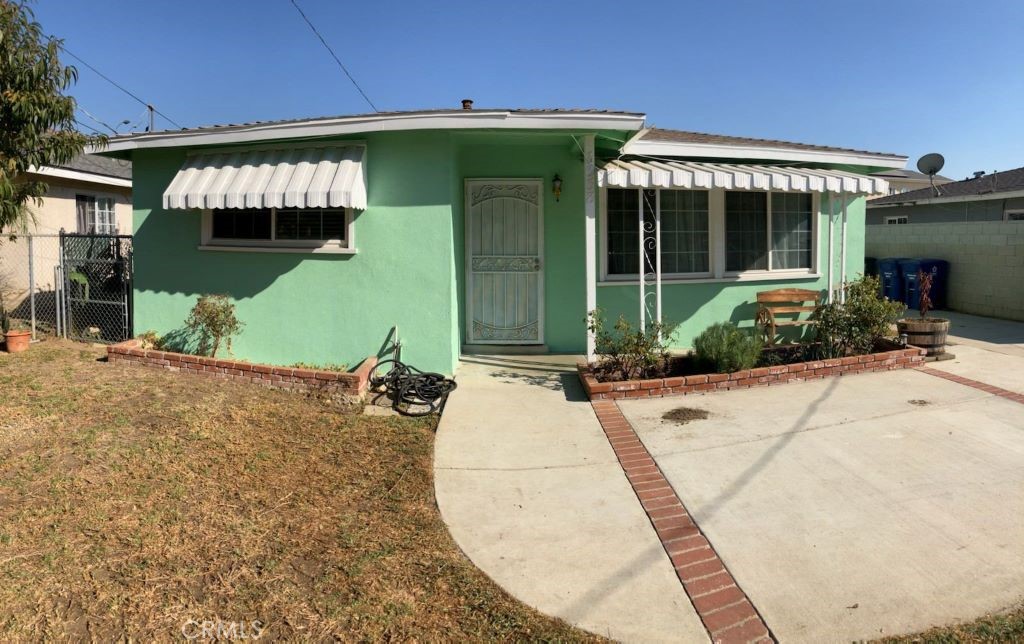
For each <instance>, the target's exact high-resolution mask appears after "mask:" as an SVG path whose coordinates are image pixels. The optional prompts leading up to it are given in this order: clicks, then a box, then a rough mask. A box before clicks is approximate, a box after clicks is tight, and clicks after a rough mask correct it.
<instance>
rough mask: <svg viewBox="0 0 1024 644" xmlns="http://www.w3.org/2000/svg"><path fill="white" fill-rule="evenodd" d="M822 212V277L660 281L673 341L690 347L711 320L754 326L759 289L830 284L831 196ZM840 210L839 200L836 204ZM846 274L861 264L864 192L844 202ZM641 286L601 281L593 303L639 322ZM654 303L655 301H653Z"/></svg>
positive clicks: (609, 315) (836, 235) (837, 238)
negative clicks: (673, 328)
mask: <svg viewBox="0 0 1024 644" xmlns="http://www.w3.org/2000/svg"><path fill="white" fill-rule="evenodd" d="M821 210H822V214H821V216H820V217H819V219H818V226H819V230H820V234H819V236H818V241H819V244H818V258H819V261H818V265H819V273H820V274H821V277H818V278H806V279H786V280H764V281H754V282H711V283H694V284H665V285H662V319H663V320H664V321H666V322H673V323H678V324H679V328H678V330H677V332H676V334H675V336H674V339H673V342H672V345H673V346H674V347H677V348H689V347H691V346H692V343H693V338H694V337H696V336H697V335H698V334H699V333H700V332H701V331H703V330H704V329H706V328H707V327H708V326H710V325H712V324H714V323H715V322H721V321H726V320H727V321H731V322H733V323H735V324H737V325H739V326H744V327H749V326H753V319H754V315H755V314H756V312H757V304H756V302H757V293H758V292H759V291H768V290H771V289H776V288H806V289H818V290H821V291H822V292H824V291H825V290H827V288H828V277H827V270H828V214H827V213H828V210H829V200H828V198H827V197H823V198H822V200H821ZM834 210H835V212H839V206H838V203H837V205H836V206H835V207H834ZM840 223H841V217H840V216H839V215H836V216H835V223H834V229H833V245H834V255H833V261H834V268H833V279H834V282H835V283H837V284H838V282H839V270H840V255H839V251H840V243H841V232H840V230H841V228H840ZM846 234H847V237H846V244H847V246H846V249H847V250H846V274H847V279H853V278H854V277H856V276H857V275H859V274H860V273H861V272H863V270H864V198H863V197H861V198H858V199H856V200H854V201H853V202H852V204H851V205H848V207H847V233H846ZM639 301H640V293H639V286H637V285H635V284H633V285H621V286H619V285H616V286H599V287H598V289H597V303H598V306H599V307H601V308H602V310H604V312H605V317H606V319H607V320H609V321H614V320H616V319H618V317H619V315H624V316H625V317H626V319H627V320H629V321H630V322H632V323H633V324H637V323H638V321H639V318H640V314H639V309H640V305H639ZM652 308H653V303H652Z"/></svg>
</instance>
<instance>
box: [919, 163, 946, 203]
mask: <svg viewBox="0 0 1024 644" xmlns="http://www.w3.org/2000/svg"><path fill="white" fill-rule="evenodd" d="M945 164H946V160H945V159H944V158H942V155H941V154H939V153H938V152H930V153H928V154H926V155H924V156H923V157H921V158H920V159H918V160H917V169H918V170H920V171H921V172H923V173H924V174H926V175H928V183H930V184H931V186H932V192H933V193H934V194H935V196H939V195H940V194H941V193H940V192H939V189H938V188H936V187H935V175H936V174H938V172H939V170H941V169H942V166H944V165H945Z"/></svg>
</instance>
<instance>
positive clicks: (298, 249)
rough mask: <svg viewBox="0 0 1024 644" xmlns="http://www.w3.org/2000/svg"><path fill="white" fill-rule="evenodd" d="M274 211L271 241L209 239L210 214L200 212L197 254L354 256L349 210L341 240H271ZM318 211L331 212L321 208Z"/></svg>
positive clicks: (272, 219)
mask: <svg viewBox="0 0 1024 644" xmlns="http://www.w3.org/2000/svg"><path fill="white" fill-rule="evenodd" d="M277 210H278V209H277V208H271V209H270V236H271V239H221V238H217V237H214V236H213V210H212V209H210V208H205V209H203V220H202V236H201V242H200V244H199V246H198V248H199V250H220V251H238V252H246V251H251V252H258V253H334V254H342V255H346V254H347V255H353V254H355V253H356V243H355V216H354V212H353V210H352V208H345V239H343V240H342V239H325V240H319V239H274V236H275V235H276V234H277ZM285 210H294V208H285ZM321 210H335V209H333V208H322V209H321Z"/></svg>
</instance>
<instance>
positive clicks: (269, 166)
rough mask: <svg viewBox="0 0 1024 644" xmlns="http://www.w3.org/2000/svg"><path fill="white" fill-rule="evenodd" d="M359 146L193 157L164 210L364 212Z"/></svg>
mask: <svg viewBox="0 0 1024 644" xmlns="http://www.w3.org/2000/svg"><path fill="white" fill-rule="evenodd" d="M365 150H366V148H365V147H364V146H362V145H350V146H344V147H340V146H334V147H306V148H291V149H278V150H249V151H241V152H222V153H219V154H217V153H210V154H196V155H193V156H190V157H189V158H188V159H186V160H185V163H184V165H182V166H181V169H180V170H178V174H177V175H176V176H175V177H174V180H173V181H171V184H170V185H169V186H167V190H165V191H164V208H358V209H360V210H362V209H365V208H366V175H365V173H364V171H363V154H364V152H365Z"/></svg>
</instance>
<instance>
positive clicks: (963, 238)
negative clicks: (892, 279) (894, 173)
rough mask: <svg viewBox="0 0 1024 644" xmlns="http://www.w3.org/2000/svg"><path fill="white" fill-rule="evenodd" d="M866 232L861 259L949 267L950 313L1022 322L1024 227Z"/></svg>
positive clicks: (879, 227)
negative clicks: (915, 260) (930, 261)
mask: <svg viewBox="0 0 1024 644" xmlns="http://www.w3.org/2000/svg"><path fill="white" fill-rule="evenodd" d="M866 228H867V233H866V240H865V248H864V254H865V256H866V257H877V258H879V259H882V258H885V257H934V258H938V259H945V260H947V261H949V263H950V276H949V277H950V279H949V282H950V283H949V306H950V308H952V309H953V310H955V311H962V312H964V313H974V314H976V315H987V316H991V317H997V318H1004V319H1008V320H1022V321H1024V286H1022V285H1024V221H1004V222H972V223H955V224H907V225H899V226H892V225H890V226H885V225H871V226H867V227H866Z"/></svg>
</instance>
